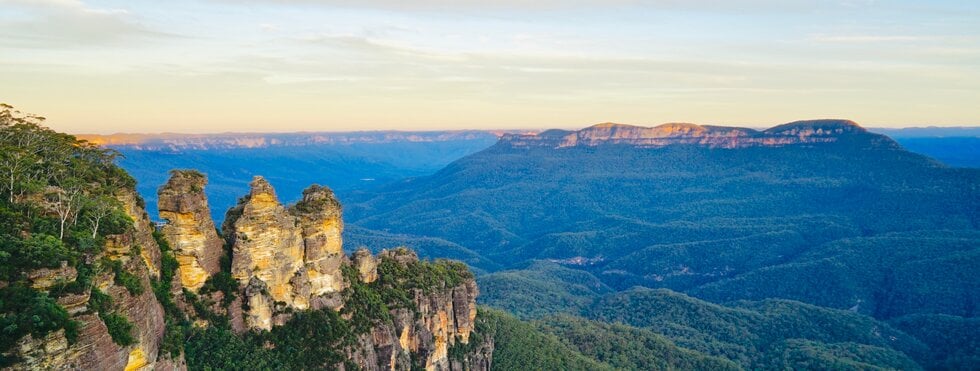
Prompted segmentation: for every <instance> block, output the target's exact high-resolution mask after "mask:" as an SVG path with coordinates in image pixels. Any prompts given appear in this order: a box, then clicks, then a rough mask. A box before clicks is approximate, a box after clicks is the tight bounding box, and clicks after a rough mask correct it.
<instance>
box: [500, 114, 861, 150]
mask: <svg viewBox="0 0 980 371" xmlns="http://www.w3.org/2000/svg"><path fill="white" fill-rule="evenodd" d="M865 132H866V131H865V130H864V129H863V128H861V127H860V126H858V125H857V124H856V123H854V122H853V121H848V120H811V121H797V122H791V123H788V124H784V125H779V126H776V127H773V128H770V129H767V130H763V131H759V130H754V129H749V128H735V127H721V126H701V125H695V124H678V123H674V124H664V125H660V126H656V127H642V126H632V125H622V124H613V123H605V124H599V125H594V126H590V127H588V128H585V129H582V130H578V131H567V130H548V131H544V132H541V133H538V134H505V135H503V137H502V138H501V143H503V144H504V145H509V146H511V147H550V148H565V147H576V146H588V147H594V146H598V145H605V144H627V145H633V146H637V147H644V148H660V147H666V146H669V145H676V144H688V145H699V146H704V147H710V148H745V147H759V146H785V145H791V144H811V143H831V142H835V141H838V140H839V138H840V137H841V136H842V135H844V134H849V133H865Z"/></svg>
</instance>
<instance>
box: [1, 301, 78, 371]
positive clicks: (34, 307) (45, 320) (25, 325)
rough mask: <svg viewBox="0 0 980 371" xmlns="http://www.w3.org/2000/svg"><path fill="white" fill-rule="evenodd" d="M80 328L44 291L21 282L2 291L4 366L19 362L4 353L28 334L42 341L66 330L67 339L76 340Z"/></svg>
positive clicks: (2, 362)
mask: <svg viewBox="0 0 980 371" xmlns="http://www.w3.org/2000/svg"><path fill="white" fill-rule="evenodd" d="M77 326H78V324H77V323H76V322H74V321H72V320H71V319H70V318H69V316H68V312H66V311H65V309H64V308H62V307H61V306H59V305H58V304H57V303H56V302H55V300H54V298H51V297H50V296H48V295H47V294H46V293H44V292H40V291H37V290H34V289H32V288H31V287H29V286H25V285H23V284H21V283H13V284H11V285H9V286H6V287H3V288H0V333H2V335H3V336H0V365H3V364H9V363H10V362H13V361H15V360H13V359H10V358H7V357H6V356H4V355H3V353H5V352H7V351H8V350H9V349H10V348H11V347H12V346H13V345H14V344H15V343H16V342H17V340H18V339H20V338H21V337H23V336H24V335H27V334H31V335H32V336H34V337H36V338H38V337H43V336H45V335H47V334H48V333H50V332H53V331H57V330H60V329H65V336H66V337H67V338H68V339H69V341H74V340H75V338H76V337H77V336H78V329H77Z"/></svg>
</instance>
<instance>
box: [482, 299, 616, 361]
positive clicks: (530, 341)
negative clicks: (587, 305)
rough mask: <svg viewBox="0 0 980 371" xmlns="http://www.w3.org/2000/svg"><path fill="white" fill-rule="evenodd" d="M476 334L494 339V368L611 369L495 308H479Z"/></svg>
mask: <svg viewBox="0 0 980 371" xmlns="http://www.w3.org/2000/svg"><path fill="white" fill-rule="evenodd" d="M477 313H478V314H477V322H476V329H475V331H476V333H479V334H483V336H486V337H489V338H492V339H494V350H493V368H494V369H495V370H612V369H613V368H612V367H610V366H608V365H605V364H601V363H599V362H597V361H595V360H592V359H590V358H588V357H586V356H584V355H582V354H581V353H578V352H576V351H575V350H573V349H571V348H569V347H568V346H566V345H565V344H562V342H561V340H559V339H558V338H557V337H556V336H554V335H551V334H546V333H542V332H541V331H538V330H537V329H536V328H535V327H534V326H533V325H531V324H529V323H527V322H521V321H520V320H518V319H517V318H515V317H514V316H511V315H509V314H507V313H504V312H502V311H499V310H495V309H490V308H480V309H479V311H478V312H477Z"/></svg>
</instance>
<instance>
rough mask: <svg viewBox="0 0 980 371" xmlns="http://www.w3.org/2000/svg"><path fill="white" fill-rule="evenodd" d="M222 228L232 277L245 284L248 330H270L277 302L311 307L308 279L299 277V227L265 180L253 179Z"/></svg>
mask: <svg viewBox="0 0 980 371" xmlns="http://www.w3.org/2000/svg"><path fill="white" fill-rule="evenodd" d="M223 232H224V233H225V234H226V238H227V239H228V240H229V241H230V242H231V244H232V245H231V246H232V259H231V275H232V277H234V278H235V279H236V280H238V282H239V284H240V285H242V286H243V287H247V288H248V289H247V290H246V293H245V295H246V296H245V299H244V300H245V301H246V302H247V303H248V304H249V305H248V308H249V309H248V311H247V313H246V317H245V319H246V321H245V325H246V326H247V327H248V328H259V329H266V330H267V329H270V328H271V325H272V318H271V316H272V313H273V312H274V308H272V306H273V304H274V303H275V302H281V303H283V304H284V305H286V306H288V307H291V308H296V309H307V308H309V295H308V292H309V288H307V287H305V285H306V284H308V280H307V281H306V282H299V281H298V280H303V275H304V273H305V272H300V270H301V269H303V268H304V266H305V265H306V264H305V263H306V262H305V260H304V257H305V254H304V248H303V235H302V233H301V228H298V227H297V225H296V217H294V216H293V215H292V214H290V213H289V211H288V210H286V208H285V207H284V206H283V205H282V204H280V203H279V199H278V198H277V197H276V193H275V191H274V190H273V189H272V186H271V185H270V184H269V182H267V181H266V180H265V179H263V178H262V177H255V179H254V180H252V183H251V191H250V192H249V194H248V195H247V196H245V197H243V198H242V199H241V201H240V202H239V204H238V206H236V207H235V208H233V209H232V210H229V212H228V216H226V217H225V228H224V231H223ZM257 296H264V298H258V297H257Z"/></svg>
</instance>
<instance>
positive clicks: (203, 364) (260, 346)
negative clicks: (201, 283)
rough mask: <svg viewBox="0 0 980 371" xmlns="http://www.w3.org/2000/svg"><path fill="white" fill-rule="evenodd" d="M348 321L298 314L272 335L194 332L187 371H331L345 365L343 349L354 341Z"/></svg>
mask: <svg viewBox="0 0 980 371" xmlns="http://www.w3.org/2000/svg"><path fill="white" fill-rule="evenodd" d="M355 336H356V335H355V331H354V329H353V328H352V327H351V324H350V322H348V321H345V320H344V319H343V318H341V317H340V315H339V314H338V313H337V312H334V311H332V310H329V309H327V310H318V311H309V312H298V313H296V315H295V316H293V318H292V319H290V320H289V321H288V322H287V323H286V324H284V325H283V326H278V327H275V328H274V329H273V330H272V331H271V332H248V333H245V334H242V335H241V336H237V335H235V334H234V333H232V332H231V331H230V330H229V329H228V328H226V327H215V326H210V327H208V328H206V329H194V330H192V331H191V332H190V335H189V336H188V338H187V343H186V359H187V364H188V368H189V369H192V370H197V369H212V370H221V369H235V370H251V369H283V370H316V369H333V368H336V365H339V364H346V369H357V367H356V365H353V364H350V363H349V361H347V357H346V354H345V353H344V351H343V350H344V348H345V347H346V346H349V345H352V344H353V343H354V341H355Z"/></svg>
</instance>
